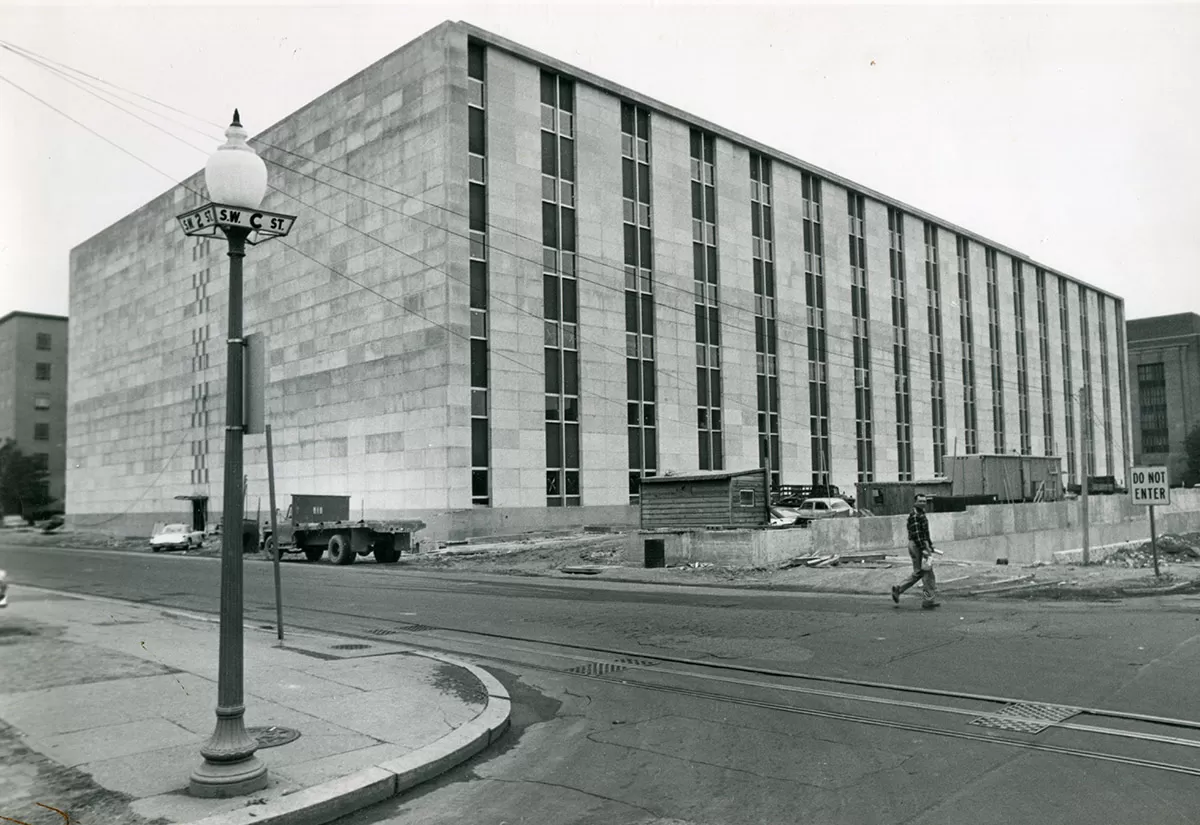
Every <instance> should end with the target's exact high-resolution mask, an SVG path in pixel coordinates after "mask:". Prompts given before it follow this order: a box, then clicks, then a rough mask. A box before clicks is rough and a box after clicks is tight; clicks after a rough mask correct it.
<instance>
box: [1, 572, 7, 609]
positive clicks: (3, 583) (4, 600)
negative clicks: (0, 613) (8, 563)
mask: <svg viewBox="0 0 1200 825" xmlns="http://www.w3.org/2000/svg"><path fill="white" fill-rule="evenodd" d="M0 607H8V573H6V572H4V571H3V570H0Z"/></svg>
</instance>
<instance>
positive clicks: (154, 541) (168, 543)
mask: <svg viewBox="0 0 1200 825" xmlns="http://www.w3.org/2000/svg"><path fill="white" fill-rule="evenodd" d="M203 543H204V533H203V532H202V531H200V530H192V529H191V528H190V527H188V526H187V525H186V524H167V525H164V526H163V527H162V529H160V530H158V531H157V532H155V534H154V535H153V536H151V537H150V549H151V550H152V551H154V552H155V553H157V552H158V551H159V550H190V549H191V548H193V547H199V546H200V545H202V544H203Z"/></svg>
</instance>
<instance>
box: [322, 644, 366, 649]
mask: <svg viewBox="0 0 1200 825" xmlns="http://www.w3.org/2000/svg"><path fill="white" fill-rule="evenodd" d="M331 647H332V648H333V649H334V650H368V649H369V648H370V647H371V646H370V645H331Z"/></svg>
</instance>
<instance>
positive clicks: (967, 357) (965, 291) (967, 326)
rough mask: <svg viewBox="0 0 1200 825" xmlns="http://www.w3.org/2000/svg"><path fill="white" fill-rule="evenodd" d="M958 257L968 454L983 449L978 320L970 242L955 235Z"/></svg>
mask: <svg viewBox="0 0 1200 825" xmlns="http://www.w3.org/2000/svg"><path fill="white" fill-rule="evenodd" d="M955 252H956V253H957V256H958V329H959V335H960V336H961V338H960V340H961V341H962V379H963V422H964V423H963V442H964V444H963V446H964V449H965V450H966V453H967V455H974V454H975V453H978V452H979V418H978V411H977V408H976V403H975V402H976V399H975V319H974V318H973V317H972V315H971V310H972V307H971V260H970V254H969V253H970V242H969V241H968V240H967V239H966V238H964V237H962V236H961V235H959V236H958V237H957V238H955Z"/></svg>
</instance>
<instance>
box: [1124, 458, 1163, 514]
mask: <svg viewBox="0 0 1200 825" xmlns="http://www.w3.org/2000/svg"><path fill="white" fill-rule="evenodd" d="M1129 493H1130V495H1132V496H1133V503H1134V504H1142V505H1160V504H1170V503H1171V485H1170V483H1169V481H1168V479H1167V468H1166V467H1134V468H1133V469H1132V470H1131V472H1130V474H1129Z"/></svg>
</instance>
